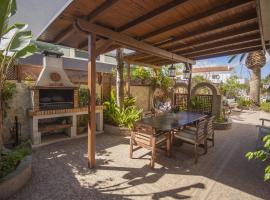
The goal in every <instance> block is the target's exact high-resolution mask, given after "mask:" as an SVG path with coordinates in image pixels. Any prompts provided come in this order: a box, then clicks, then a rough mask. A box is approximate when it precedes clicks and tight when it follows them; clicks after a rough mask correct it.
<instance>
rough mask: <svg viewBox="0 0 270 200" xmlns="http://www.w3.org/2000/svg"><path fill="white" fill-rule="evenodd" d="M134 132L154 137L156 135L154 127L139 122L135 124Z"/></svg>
mask: <svg viewBox="0 0 270 200" xmlns="http://www.w3.org/2000/svg"><path fill="white" fill-rule="evenodd" d="M133 130H134V132H135V133H142V134H147V135H154V134H155V133H156V130H155V129H154V128H153V127H152V126H150V125H147V124H143V123H139V122H136V123H135V125H134V129H133Z"/></svg>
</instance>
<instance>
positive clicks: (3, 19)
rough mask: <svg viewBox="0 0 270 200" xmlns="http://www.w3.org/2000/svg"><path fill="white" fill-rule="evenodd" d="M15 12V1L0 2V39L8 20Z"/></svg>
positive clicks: (5, 0)
mask: <svg viewBox="0 0 270 200" xmlns="http://www.w3.org/2000/svg"><path fill="white" fill-rule="evenodd" d="M16 10H17V5H16V0H0V37H1V39H2V35H3V34H4V33H5V30H6V28H7V26H8V25H7V24H8V18H9V17H11V16H12V15H14V14H15V12H16Z"/></svg>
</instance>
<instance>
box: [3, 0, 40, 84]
mask: <svg viewBox="0 0 270 200" xmlns="http://www.w3.org/2000/svg"><path fill="white" fill-rule="evenodd" d="M0 11H1V12H0V13H1V14H0V15H1V18H0V88H2V87H3V85H4V81H5V78H6V73H7V71H8V69H9V67H11V66H12V65H13V64H14V59H17V58H25V57H27V56H29V55H32V54H33V53H34V52H35V51H36V46H35V45H34V44H31V39H32V33H31V31H29V30H28V25H26V24H23V23H15V24H13V25H10V26H9V24H8V21H9V19H10V17H12V16H13V15H14V14H15V12H16V1H15V0H3V1H1V4H0Z"/></svg>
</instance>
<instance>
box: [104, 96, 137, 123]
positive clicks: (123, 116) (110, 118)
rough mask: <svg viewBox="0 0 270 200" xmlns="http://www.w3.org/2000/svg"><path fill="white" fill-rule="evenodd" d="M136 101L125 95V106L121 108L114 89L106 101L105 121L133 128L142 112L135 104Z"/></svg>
mask: <svg viewBox="0 0 270 200" xmlns="http://www.w3.org/2000/svg"><path fill="white" fill-rule="evenodd" d="M135 101H136V100H135V98H133V97H125V99H124V103H123V108H122V109H120V108H119V107H118V106H117V103H116V97H115V93H114V91H112V92H111V96H110V99H109V100H108V101H106V102H104V106H105V111H104V112H105V113H104V118H105V121H106V122H107V123H109V124H112V125H115V126H120V127H128V128H132V127H133V123H134V122H135V121H137V120H138V119H139V118H140V114H141V112H142V111H141V110H139V109H138V108H137V107H136V106H135Z"/></svg>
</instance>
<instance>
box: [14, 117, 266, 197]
mask: <svg viewBox="0 0 270 200" xmlns="http://www.w3.org/2000/svg"><path fill="white" fill-rule="evenodd" d="M259 117H268V118H269V119H270V116H267V115H265V114H261V113H259V112H242V113H234V114H233V116H232V118H233V121H234V124H233V128H232V129H231V130H230V131H216V145H215V147H213V148H212V147H211V148H209V151H208V153H207V154H206V155H203V156H201V157H200V158H199V163H198V164H196V165H195V164H194V163H193V161H194V160H193V157H192V155H193V154H192V152H193V148H192V146H190V145H186V144H184V145H182V146H180V145H177V144H176V145H174V147H173V156H172V157H171V158H168V157H166V156H165V154H164V153H163V152H160V153H158V159H157V164H156V169H154V170H151V169H150V168H149V167H148V164H149V154H148V152H147V151H145V150H139V151H137V152H136V153H135V154H134V157H136V158H137V159H129V140H128V138H123V137H122V136H116V135H109V134H106V133H104V134H101V135H98V136H97V168H96V169H95V170H90V169H88V168H87V161H86V153H87V140H86V138H81V139H74V140H71V141H65V142H61V143H56V144H52V145H48V146H44V147H41V148H39V149H37V150H35V152H34V155H33V177H32V179H31V181H30V182H29V184H28V185H26V186H25V187H24V188H22V189H21V191H19V192H18V193H17V194H16V195H15V196H13V197H12V198H10V199H12V200H20V199H25V200H26V199H27V200H32V199H33V200H34V199H36V200H45V199H50V200H54V199H55V200H61V199H64V200H69V199H76V200H78V199H89V200H90V199H91V200H95V199H196V200H197V199H209V200H222V199H232V200H237V199H243V200H246V199H270V183H265V182H264V181H263V170H264V166H265V165H264V164H262V163H260V162H256V161H247V160H246V158H245V157H244V155H245V153H246V152H247V151H249V150H254V148H255V145H256V137H257V130H256V127H255V124H258V123H259V121H258V118H259Z"/></svg>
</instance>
